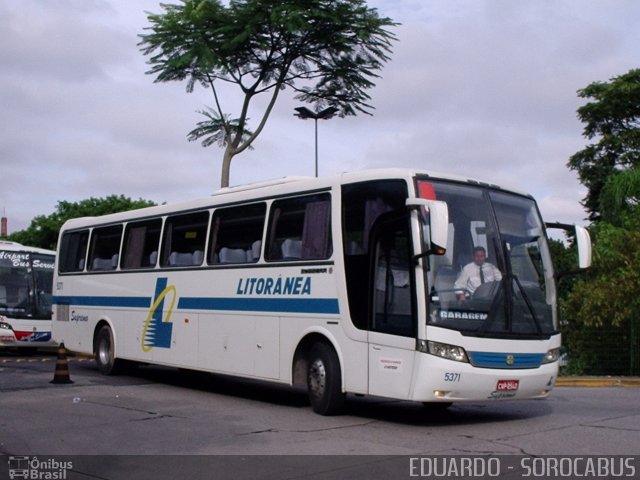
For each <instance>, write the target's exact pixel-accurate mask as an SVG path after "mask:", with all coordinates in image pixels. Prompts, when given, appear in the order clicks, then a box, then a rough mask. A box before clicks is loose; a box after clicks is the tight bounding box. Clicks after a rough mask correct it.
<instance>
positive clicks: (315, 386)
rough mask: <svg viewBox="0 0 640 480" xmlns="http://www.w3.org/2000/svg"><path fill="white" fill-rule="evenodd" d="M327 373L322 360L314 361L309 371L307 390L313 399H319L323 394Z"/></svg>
mask: <svg viewBox="0 0 640 480" xmlns="http://www.w3.org/2000/svg"><path fill="white" fill-rule="evenodd" d="M326 378H327V372H326V370H325V368H324V363H322V360H320V359H316V360H315V361H314V362H313V363H312V364H311V368H310V370H309V390H311V393H312V394H313V396H314V397H316V398H320V397H322V395H323V394H324V389H325V383H326Z"/></svg>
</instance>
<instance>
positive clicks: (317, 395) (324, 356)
mask: <svg viewBox="0 0 640 480" xmlns="http://www.w3.org/2000/svg"><path fill="white" fill-rule="evenodd" d="M307 386H308V391H309V400H310V402H311V408H312V409H313V411H314V412H316V413H319V414H320V415H335V414H337V413H340V411H341V410H342V408H343V406H344V397H345V395H344V393H342V376H341V373H340V362H339V361H338V356H337V355H336V352H335V350H334V349H333V348H332V347H330V346H329V345H327V344H326V343H316V344H315V345H314V346H313V347H312V348H311V352H310V354H309V366H308V370H307Z"/></svg>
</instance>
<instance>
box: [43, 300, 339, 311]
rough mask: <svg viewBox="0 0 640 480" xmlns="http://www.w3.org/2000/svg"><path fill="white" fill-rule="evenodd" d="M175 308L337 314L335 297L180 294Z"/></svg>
mask: <svg viewBox="0 0 640 480" xmlns="http://www.w3.org/2000/svg"><path fill="white" fill-rule="evenodd" d="M53 303H54V304H62V305H73V306H78V307H125V308H149V307H151V298H150V297H97V296H91V297H80V296H68V297H65V296H56V297H54V299H53ZM178 308H179V309H186V310H218V311H230V312H270V313H277V312H283V313H323V314H338V313H340V309H339V307H338V300H337V299H335V298H211V297H201V298H199V297H182V298H180V299H179V300H178Z"/></svg>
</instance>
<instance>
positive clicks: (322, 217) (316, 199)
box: [265, 193, 333, 260]
mask: <svg viewBox="0 0 640 480" xmlns="http://www.w3.org/2000/svg"><path fill="white" fill-rule="evenodd" d="M332 252H333V248H332V244H331V197H330V195H329V194H328V193H323V194H319V195H307V196H304V197H296V198H288V199H284V200H277V201H275V202H273V205H272V207H271V217H270V219H269V240H268V245H267V248H266V250H265V253H266V258H267V260H320V259H324V258H329V257H330V256H331V254H332Z"/></svg>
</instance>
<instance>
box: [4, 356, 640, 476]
mask: <svg viewBox="0 0 640 480" xmlns="http://www.w3.org/2000/svg"><path fill="white" fill-rule="evenodd" d="M54 365H55V358H54V357H52V356H43V355H35V356H32V357H19V356H16V355H7V354H4V355H0V392H1V393H0V395H1V397H0V454H4V455H7V456H9V455H11V456H14V457H15V456H19V455H22V456H25V455H27V456H38V457H39V458H46V457H47V456H65V455H74V456H76V455H88V456H102V455H108V456H113V455H117V456H120V455H152V457H106V458H108V459H109V461H108V462H106V464H105V461H104V458H101V457H73V458H74V459H75V461H76V468H78V467H77V465H78V464H79V463H83V462H84V464H86V465H85V468H86V472H93V474H95V472H96V471H99V472H102V473H101V474H100V475H105V476H100V475H98V477H99V478H134V477H127V476H126V475H124V473H123V472H127V471H129V470H128V469H130V468H133V465H134V464H136V462H142V463H143V464H144V471H145V472H146V473H149V475H150V476H149V477H147V478H178V477H170V476H167V477H164V476H162V474H168V472H172V473H171V474H172V475H178V476H180V477H182V478H188V476H183V475H182V474H180V472H182V473H185V472H188V471H191V473H190V475H191V478H344V476H345V475H349V476H352V477H353V476H354V475H355V476H356V477H358V478H361V477H362V475H367V476H368V477H369V478H390V477H389V475H392V476H393V477H394V478H405V477H409V473H410V469H409V464H408V462H409V458H410V457H411V456H434V455H462V456H470V455H480V456H484V457H486V456H489V455H525V456H527V457H537V456H543V455H554V456H558V455H599V456H610V455H636V456H638V455H640V441H639V440H640V409H639V408H638V404H639V402H638V400H639V398H640V389H637V388H619V387H612V388H585V387H562V388H556V389H555V391H554V392H553V394H552V396H551V397H550V398H549V399H547V400H544V401H519V402H495V403H480V402H479V403H471V404H464V405H454V406H453V407H451V408H450V409H449V410H448V411H446V412H432V411H429V410H425V409H424V408H423V407H422V406H421V405H418V404H413V403H410V402H401V401H390V400H385V399H379V398H358V397H349V400H348V402H347V411H346V413H345V414H344V415H341V416H336V417H322V416H319V415H315V414H314V413H313V412H312V411H311V408H310V407H309V406H308V402H307V399H306V394H305V392H302V391H299V390H294V389H291V388H288V387H282V386H276V385H271V384H264V383H260V382H253V381H246V380H239V379H234V378H229V377H224V376H218V375H207V374H197V373H187V374H185V373H184V372H179V371H178V370H175V369H165V368H157V367H143V368H138V369H137V370H135V371H134V372H132V374H130V375H125V376H118V377H105V376H102V375H100V374H99V373H98V372H97V370H96V369H95V366H94V364H93V362H92V361H91V360H86V359H78V358H72V359H70V360H69V369H70V372H71V379H72V380H73V381H74V383H73V384H70V385H56V384H51V383H49V382H50V380H51V379H52V378H53V373H54ZM158 455H207V456H208V457H174V456H171V457H159V456H158ZM226 455H237V457H225V456H226ZM254 455H256V456H265V457H248V456H254ZM274 455H291V456H290V457H274ZM294 455H295V456H294ZM304 455H335V456H340V457H325V458H323V459H322V458H321V459H318V457H303V456H304ZM345 455H349V456H348V457H347V456H345ZM396 455H397V456H399V457H394V456H396ZM211 456H216V457H211ZM218 456H222V457H218ZM298 456H301V457H298ZM380 456H384V457H380ZM310 458H311V459H312V460H310ZM327 458H328V460H327ZM639 458H640V457H639ZM243 459H244V460H243ZM635 461H637V462H638V465H637V472H636V473H637V475H638V477H640V460H638V458H636V460H635ZM304 465H306V467H304ZM258 466H259V468H258ZM0 467H2V465H0ZM303 467H304V468H307V473H305V470H304V468H303ZM172 468H173V469H178V470H179V471H180V472H174V471H173V470H172ZM257 468H258V470H256V469H257ZM105 469H106V471H108V475H107V474H105V473H104V472H105ZM189 469H191V470H189ZM309 469H311V471H312V473H314V475H316V476H312V477H309V476H308V470H309ZM203 471H207V472H210V473H211V472H212V471H213V472H217V473H219V474H220V476H213V477H197V476H195V475H196V474H198V473H202V472H203ZM72 473H77V470H76V471H74V472H72ZM152 473H155V474H156V476H155V477H153V476H152V475H151V474H152ZM303 473H304V474H303ZM509 473H512V472H509ZM119 475H121V476H119ZM376 475H378V476H376ZM2 478H3V477H2V469H1V468H0V479H2ZM67 478H75V477H73V476H68V477H67ZM77 478H87V476H84V477H77ZM135 478H142V477H140V475H137V476H136V477H135ZM354 478H355V477H354ZM504 478H512V477H504ZM513 478H521V477H520V476H517V477H513Z"/></svg>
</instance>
